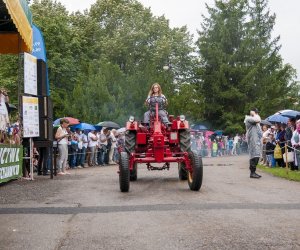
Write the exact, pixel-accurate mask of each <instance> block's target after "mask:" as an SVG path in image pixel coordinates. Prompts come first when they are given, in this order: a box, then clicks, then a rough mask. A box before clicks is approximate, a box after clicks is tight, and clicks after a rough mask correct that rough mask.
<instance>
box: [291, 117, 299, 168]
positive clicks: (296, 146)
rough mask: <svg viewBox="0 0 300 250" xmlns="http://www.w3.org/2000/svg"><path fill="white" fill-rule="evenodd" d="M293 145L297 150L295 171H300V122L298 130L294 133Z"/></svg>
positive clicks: (297, 125) (297, 126) (297, 123)
mask: <svg viewBox="0 0 300 250" xmlns="http://www.w3.org/2000/svg"><path fill="white" fill-rule="evenodd" d="M291 143H292V146H293V148H294V149H295V150H294V152H295V162H294V165H295V167H294V170H299V169H300V120H298V121H297V122H296V129H295V131H294V132H293V136H292V139H291Z"/></svg>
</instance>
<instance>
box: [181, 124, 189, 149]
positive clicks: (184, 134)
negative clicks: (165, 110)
mask: <svg viewBox="0 0 300 250" xmlns="http://www.w3.org/2000/svg"><path fill="white" fill-rule="evenodd" d="M179 142H180V150H181V152H190V151H191V134H190V130H189V129H184V130H180V131H179Z"/></svg>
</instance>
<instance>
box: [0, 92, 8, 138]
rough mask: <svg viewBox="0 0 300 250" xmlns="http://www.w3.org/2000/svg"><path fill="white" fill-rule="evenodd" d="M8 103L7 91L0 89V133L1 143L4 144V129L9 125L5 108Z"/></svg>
mask: <svg viewBox="0 0 300 250" xmlns="http://www.w3.org/2000/svg"><path fill="white" fill-rule="evenodd" d="M8 102H9V97H8V94H7V90H6V89H5V88H0V133H1V138H0V141H1V143H2V142H4V139H5V133H6V127H7V126H8V124H9V117H8V110H7V107H6V103H8Z"/></svg>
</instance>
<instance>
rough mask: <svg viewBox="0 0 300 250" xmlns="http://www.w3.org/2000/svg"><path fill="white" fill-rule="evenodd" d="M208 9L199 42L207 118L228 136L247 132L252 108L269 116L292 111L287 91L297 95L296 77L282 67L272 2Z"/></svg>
mask: <svg viewBox="0 0 300 250" xmlns="http://www.w3.org/2000/svg"><path fill="white" fill-rule="evenodd" d="M207 9H208V13H209V16H208V17H205V18H204V22H203V24H202V31H201V32H199V35H200V38H199V40H198V41H197V45H198V48H199V53H200V62H201V63H200V67H199V68H198V69H197V72H198V76H199V82H200V84H199V89H200V91H201V92H202V93H203V95H204V96H205V102H204V116H205V118H206V119H207V120H208V121H210V122H211V123H212V124H213V126H215V127H218V128H222V129H225V131H227V132H236V131H239V132H241V131H243V130H244V128H243V127H244V126H243V117H244V115H245V114H248V112H249V108H250V107H252V106H256V107H258V108H259V109H260V110H262V116H263V117H264V116H265V115H267V114H270V113H272V112H273V111H274V110H278V109H279V107H282V108H285V107H286V108H288V107H289V106H288V104H289V103H288V102H287V99H286V98H284V95H283V93H284V94H285V95H286V96H288V95H290V94H292V93H291V90H292V89H293V88H294V87H295V83H294V80H293V77H294V76H295V75H294V70H293V68H292V67H291V66H290V65H283V63H282V58H281V56H280V54H279V48H280V47H279V46H278V45H277V43H278V41H279V38H275V39H272V34H271V32H272V29H273V26H274V23H275V16H274V15H270V13H269V11H268V9H267V1H266V0H256V1H254V0H253V1H248V0H230V1H226V2H224V1H217V0H216V1H215V7H209V6H207ZM294 94H295V93H294ZM297 94H298V93H297Z"/></svg>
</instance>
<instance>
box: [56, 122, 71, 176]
mask: <svg viewBox="0 0 300 250" xmlns="http://www.w3.org/2000/svg"><path fill="white" fill-rule="evenodd" d="M68 126H69V121H68V120H67V119H61V120H60V126H59V127H58V129H57V131H56V134H55V139H56V140H57V144H58V153H59V157H58V158H57V172H58V173H57V174H58V175H65V174H68V172H67V171H66V167H67V160H68V137H69V133H68V132H67V128H68Z"/></svg>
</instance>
